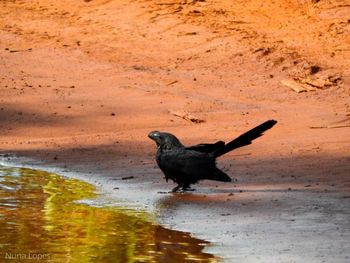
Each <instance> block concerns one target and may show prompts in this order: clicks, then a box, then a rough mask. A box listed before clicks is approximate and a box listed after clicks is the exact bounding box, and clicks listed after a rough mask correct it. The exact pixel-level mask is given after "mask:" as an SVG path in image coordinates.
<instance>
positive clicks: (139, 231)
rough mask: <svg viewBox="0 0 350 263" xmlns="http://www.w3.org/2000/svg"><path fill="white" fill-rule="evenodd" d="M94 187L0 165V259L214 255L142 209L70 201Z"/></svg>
mask: <svg viewBox="0 0 350 263" xmlns="http://www.w3.org/2000/svg"><path fill="white" fill-rule="evenodd" d="M94 190H95V189H94V187H93V186H91V185H89V184H86V183H84V182H81V181H78V180H72V179H64V178H62V177H60V176H58V175H54V174H49V173H46V172H42V171H35V170H31V169H18V168H9V167H1V166H0V232H1V235H0V244H1V246H0V258H1V260H2V259H4V258H5V257H12V258H15V257H17V259H20V258H18V257H21V256H22V257H23V255H24V256H27V257H29V256H32V257H33V255H34V256H37V257H38V255H39V256H40V255H41V257H42V258H43V260H41V262H123V263H124V262H193V261H200V262H217V261H218V258H216V257H214V256H213V255H211V254H208V253H205V252H203V249H204V247H205V246H206V245H207V244H208V242H205V241H203V240H199V239H196V238H193V237H191V235H190V234H188V233H184V232H179V231H173V230H169V229H166V228H164V227H161V226H159V225H155V224H153V223H152V220H150V216H149V215H148V214H146V213H145V212H135V211H132V210H130V209H129V210H127V209H125V208H117V207H113V208H111V207H109V208H106V207H105V208H103V207H102V208H101V207H94V206H88V205H85V204H82V203H76V202H74V201H76V200H79V199H83V198H85V199H86V198H92V197H94V196H95V194H94ZM1 260H0V261H1ZM12 261H13V262H16V260H12ZM28 262H30V260H29V261H28Z"/></svg>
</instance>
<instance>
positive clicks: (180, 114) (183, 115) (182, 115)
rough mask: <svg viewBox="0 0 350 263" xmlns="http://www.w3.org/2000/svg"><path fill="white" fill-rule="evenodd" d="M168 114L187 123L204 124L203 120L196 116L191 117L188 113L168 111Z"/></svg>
mask: <svg viewBox="0 0 350 263" xmlns="http://www.w3.org/2000/svg"><path fill="white" fill-rule="evenodd" d="M169 112H170V114H172V115H174V116H176V117H180V118H182V119H184V120H186V121H189V122H192V123H202V122H205V120H203V119H200V118H198V117H196V116H193V115H191V114H190V113H188V112H185V111H173V110H170V111H169Z"/></svg>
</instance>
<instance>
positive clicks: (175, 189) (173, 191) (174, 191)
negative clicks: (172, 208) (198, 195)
mask: <svg viewBox="0 0 350 263" xmlns="http://www.w3.org/2000/svg"><path fill="white" fill-rule="evenodd" d="M180 187H183V186H182V185H180V184H179V185H177V186H175V187H174V188H173V190H171V192H172V193H176V192H177V190H179V189H180Z"/></svg>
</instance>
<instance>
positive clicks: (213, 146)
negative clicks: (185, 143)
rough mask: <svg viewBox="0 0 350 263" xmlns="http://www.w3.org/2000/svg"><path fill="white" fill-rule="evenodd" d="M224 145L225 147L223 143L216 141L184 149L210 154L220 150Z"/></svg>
mask: <svg viewBox="0 0 350 263" xmlns="http://www.w3.org/2000/svg"><path fill="white" fill-rule="evenodd" d="M224 145H225V142H223V141H218V142H216V143H200V144H197V145H193V146H189V147H186V148H185V149H186V150H191V151H196V152H203V153H211V152H213V151H216V150H218V149H220V148H221V147H223V146H224Z"/></svg>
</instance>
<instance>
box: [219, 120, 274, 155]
mask: <svg viewBox="0 0 350 263" xmlns="http://www.w3.org/2000/svg"><path fill="white" fill-rule="evenodd" d="M276 123H277V121H275V120H268V121H265V122H264V123H262V124H260V125H259V126H257V127H255V128H253V129H251V130H249V131H247V132H246V133H243V134H242V135H240V136H239V137H237V138H236V139H234V140H232V141H230V142H229V143H227V144H225V145H224V146H223V147H221V148H219V149H218V150H216V151H214V157H219V156H221V155H224V154H225V153H228V152H230V151H232V150H234V149H237V148H239V147H242V146H245V145H249V144H251V143H252V141H253V140H255V139H256V138H258V137H260V136H262V135H263V132H264V131H266V130H268V129H271V128H272V127H273V126H274V125H275V124H276Z"/></svg>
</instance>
